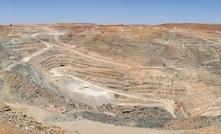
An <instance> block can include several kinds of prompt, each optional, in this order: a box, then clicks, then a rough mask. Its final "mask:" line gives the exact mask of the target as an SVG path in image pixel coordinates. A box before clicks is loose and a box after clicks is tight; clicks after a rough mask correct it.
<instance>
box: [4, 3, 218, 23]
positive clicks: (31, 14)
mask: <svg viewBox="0 0 221 134" xmlns="http://www.w3.org/2000/svg"><path fill="white" fill-rule="evenodd" d="M48 23H96V24H150V25H152V24H162V23H212V24H221V0H1V1H0V24H48Z"/></svg>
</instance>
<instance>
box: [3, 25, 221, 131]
mask: <svg viewBox="0 0 221 134" xmlns="http://www.w3.org/2000/svg"><path fill="white" fill-rule="evenodd" d="M220 59H221V25H210V24H162V25H156V26H147V25H106V26H105V25H95V24H54V25H28V26H26V25H15V26H0V97H1V99H2V101H4V102H8V103H10V104H13V103H16V104H19V105H22V106H25V107H26V109H29V113H31V111H32V108H28V107H29V106H32V107H35V108H38V109H39V110H37V111H39V112H40V113H47V115H48V116H43V115H42V116H40V115H39V117H38V116H36V114H34V112H33V114H30V115H31V116H33V117H35V118H36V120H38V121H42V122H47V123H49V124H57V125H58V124H59V126H60V127H61V128H63V129H65V126H64V125H63V127H62V125H61V124H67V123H68V122H72V123H73V122H74V123H77V122H81V121H82V122H84V121H86V122H88V120H90V121H95V122H101V123H106V124H114V125H117V126H125V128H124V129H125V132H126V130H129V129H130V128H127V127H138V128H136V131H139V129H140V131H143V128H146V130H148V129H147V128H152V129H155V130H156V131H157V129H158V130H162V131H159V132H156V133H163V132H165V133H167V132H168V131H169V132H168V133H197V132H199V133H201V132H202V131H203V130H206V131H207V129H208V130H210V129H211V128H212V129H213V128H214V129H215V131H214V132H219V130H220V129H219V125H220V122H221V115H220V114H221V105H220V104H221V100H220V97H221V81H220V78H221V71H220V70H221V61H220ZM41 110H42V111H41ZM40 117H41V118H40ZM61 122H64V123H61ZM6 123H8V122H6ZM9 125H10V123H9ZM76 126H79V125H76ZM117 126H116V127H117ZM0 127H6V126H5V124H2V126H0ZM106 127H107V128H111V127H110V126H106ZM113 128H114V127H113ZM141 128H142V130H141ZM65 130H70V129H65ZM79 130H81V129H80V128H79ZM134 130H135V129H134ZM14 131H16V130H14V129H13V130H12V132H10V133H13V132H14ZM71 131H72V132H74V133H79V131H78V128H76V129H74V127H73V129H71ZM25 132H26V131H24V133H25ZM82 132H83V133H84V131H82ZM8 133H9V132H8ZM21 133H23V131H22V132H21ZM85 133H88V132H85Z"/></svg>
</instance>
